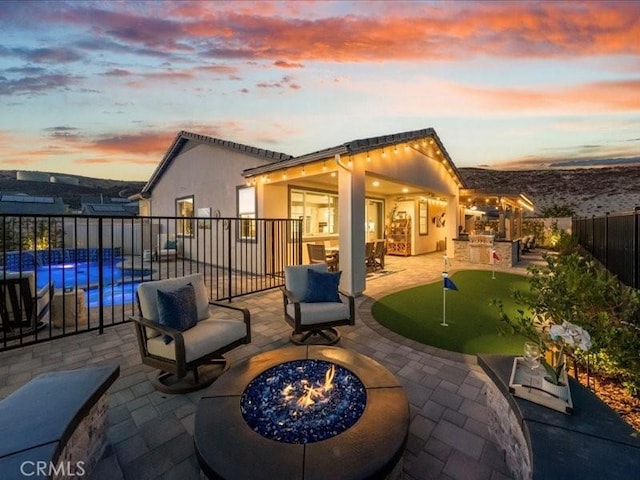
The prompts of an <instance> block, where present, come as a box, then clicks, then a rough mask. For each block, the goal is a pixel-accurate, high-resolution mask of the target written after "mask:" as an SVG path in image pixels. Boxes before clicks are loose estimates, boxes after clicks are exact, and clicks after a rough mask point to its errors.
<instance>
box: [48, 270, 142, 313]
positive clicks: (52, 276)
mask: <svg viewBox="0 0 640 480" xmlns="http://www.w3.org/2000/svg"><path fill="white" fill-rule="evenodd" d="M36 270H37V282H38V288H42V287H43V286H45V285H48V284H49V281H53V286H54V288H57V289H62V288H64V289H73V288H79V289H83V290H85V297H84V298H85V303H86V305H87V307H89V308H95V307H98V306H99V305H100V289H99V288H98V283H99V281H100V269H99V264H98V262H78V263H61V264H56V265H46V266H41V267H38V268H37V269H36ZM102 272H103V274H102V281H103V289H102V290H103V294H102V303H103V305H104V306H105V307H110V306H114V305H122V304H130V303H133V302H134V301H135V294H136V290H137V288H138V285H140V282H139V281H130V280H131V279H132V278H133V279H134V280H136V279H140V278H141V277H146V276H148V275H150V274H151V270H149V269H131V268H127V269H125V270H124V272H123V270H122V269H121V268H119V267H117V266H115V265H111V264H110V263H106V264H103V268H102Z"/></svg>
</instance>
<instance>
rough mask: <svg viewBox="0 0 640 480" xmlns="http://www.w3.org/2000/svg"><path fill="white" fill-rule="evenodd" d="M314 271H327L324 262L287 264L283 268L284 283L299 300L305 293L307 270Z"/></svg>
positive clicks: (302, 298)
mask: <svg viewBox="0 0 640 480" xmlns="http://www.w3.org/2000/svg"><path fill="white" fill-rule="evenodd" d="M309 269H311V270H314V271H316V272H327V271H329V268H328V267H327V264H326V263H314V264H313V265H289V266H288V267H285V268H284V285H285V288H286V289H287V290H289V291H290V292H291V293H293V296H294V297H296V300H297V301H299V302H301V301H303V300H304V297H305V295H306V294H307V276H308V273H307V270H309Z"/></svg>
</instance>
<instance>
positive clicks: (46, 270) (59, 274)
mask: <svg viewBox="0 0 640 480" xmlns="http://www.w3.org/2000/svg"><path fill="white" fill-rule="evenodd" d="M102 272H103V274H102V282H103V284H104V285H111V284H114V283H118V282H120V281H121V280H122V278H123V275H122V270H121V269H120V268H118V267H117V266H112V265H110V264H107V265H103V268H102ZM36 275H37V278H38V288H42V287H43V286H45V285H47V284H48V283H49V282H50V281H53V286H54V288H65V289H69V288H84V289H86V288H90V287H91V286H95V285H98V283H99V282H100V268H99V264H98V262H81V263H61V264H58V265H46V266H43V267H38V268H37V269H36Z"/></svg>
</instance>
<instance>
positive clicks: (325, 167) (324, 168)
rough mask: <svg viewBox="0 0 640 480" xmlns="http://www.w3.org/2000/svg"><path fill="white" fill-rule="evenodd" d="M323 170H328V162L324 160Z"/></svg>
mask: <svg viewBox="0 0 640 480" xmlns="http://www.w3.org/2000/svg"><path fill="white" fill-rule="evenodd" d="M322 171H323V172H326V171H327V162H326V161H325V162H322Z"/></svg>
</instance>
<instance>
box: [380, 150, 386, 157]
mask: <svg viewBox="0 0 640 480" xmlns="http://www.w3.org/2000/svg"><path fill="white" fill-rule="evenodd" d="M380 156H381V157H382V158H384V157H386V156H387V154H386V153H384V148H383V149H382V155H380Z"/></svg>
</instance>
